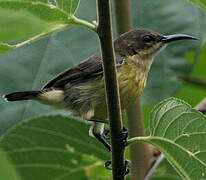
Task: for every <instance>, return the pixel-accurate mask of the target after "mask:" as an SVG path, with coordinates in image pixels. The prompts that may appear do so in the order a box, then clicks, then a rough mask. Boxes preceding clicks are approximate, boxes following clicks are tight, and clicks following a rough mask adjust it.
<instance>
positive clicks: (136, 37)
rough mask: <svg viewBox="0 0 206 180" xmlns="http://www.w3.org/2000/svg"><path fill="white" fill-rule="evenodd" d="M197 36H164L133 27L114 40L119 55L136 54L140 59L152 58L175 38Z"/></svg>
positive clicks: (182, 38)
mask: <svg viewBox="0 0 206 180" xmlns="http://www.w3.org/2000/svg"><path fill="white" fill-rule="evenodd" d="M186 39H193V40H197V39H198V38H195V37H192V36H190V35H186V34H174V35H168V36H164V35H162V34H159V33H157V32H153V31H151V30H146V29H134V30H131V31H129V32H127V33H124V34H122V35H121V36H120V37H119V38H118V39H117V40H115V44H114V46H115V51H116V53H117V54H118V55H120V56H121V57H127V56H133V55H137V56H139V58H140V59H141V60H152V59H153V58H154V57H155V56H156V55H157V54H158V53H159V52H160V51H161V50H162V49H163V48H164V47H166V45H168V44H170V43H171V42H174V41H177V40H186Z"/></svg>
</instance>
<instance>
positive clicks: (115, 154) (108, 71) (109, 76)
mask: <svg viewBox="0 0 206 180" xmlns="http://www.w3.org/2000/svg"><path fill="white" fill-rule="evenodd" d="M97 4H98V17H99V26H98V28H97V33H98V35H99V38H100V43H101V50H102V58H103V67H104V78H105V87H106V96H107V109H108V114H109V120H110V131H111V143H112V144H111V145H112V173H113V179H114V180H124V176H121V173H122V172H124V146H122V142H121V139H120V137H121V133H122V120H121V108H120V99H119V91H118V83H117V77H116V66H115V61H114V59H115V58H114V47H113V41H112V30H111V17H110V1H109V0H97Z"/></svg>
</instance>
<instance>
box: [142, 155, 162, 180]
mask: <svg viewBox="0 0 206 180" xmlns="http://www.w3.org/2000/svg"><path fill="white" fill-rule="evenodd" d="M163 160H164V155H163V154H161V155H160V156H159V157H158V159H157V160H156V161H155V163H154V165H153V166H152V168H151V169H150V170H149V171H148V173H147V175H146V176H145V177H144V180H149V179H150V178H151V177H152V175H153V174H154V172H155V170H156V169H157V167H158V166H159V165H160V163H161V162H162V161H163Z"/></svg>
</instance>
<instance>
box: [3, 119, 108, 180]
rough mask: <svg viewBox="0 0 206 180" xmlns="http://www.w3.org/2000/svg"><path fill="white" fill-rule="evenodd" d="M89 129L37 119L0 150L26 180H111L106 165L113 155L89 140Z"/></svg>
mask: <svg viewBox="0 0 206 180" xmlns="http://www.w3.org/2000/svg"><path fill="white" fill-rule="evenodd" d="M88 129H89V127H88V125H87V124H85V123H84V122H81V121H79V120H77V119H72V118H67V117H63V116H45V117H40V118H35V119H31V120H28V121H25V122H23V123H20V124H19V125H18V126H17V127H16V128H14V129H12V130H11V131H9V132H8V133H7V134H6V135H4V136H3V137H2V138H1V140H0V147H1V148H2V149H3V150H4V151H5V153H6V154H7V155H8V156H9V158H10V159H11V161H12V163H13V166H14V167H15V168H16V169H17V171H18V173H19V174H20V176H21V178H22V179H25V180H28V179H29V180H36V179H44V180H47V179H48V180H51V179H53V180H66V179H85V180H86V179H92V178H97V179H98V178H100V176H101V178H102V179H104V178H105V177H107V178H108V171H107V170H105V169H104V167H103V165H104V161H106V160H108V159H109V158H110V156H109V153H108V152H107V151H106V150H105V149H104V148H102V145H100V143H98V142H97V141H96V140H95V139H94V138H92V137H89V135H88ZM97 172H98V173H97Z"/></svg>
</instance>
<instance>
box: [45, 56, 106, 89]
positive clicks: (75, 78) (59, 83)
mask: <svg viewBox="0 0 206 180" xmlns="http://www.w3.org/2000/svg"><path fill="white" fill-rule="evenodd" d="M102 72H103V68H102V60H101V57H100V55H96V56H91V57H89V58H88V59H87V60H85V61H83V62H82V63H80V64H78V65H77V66H75V67H73V68H70V69H68V70H66V71H64V72H62V73H60V74H59V75H57V76H56V77H55V78H54V79H52V80H51V81H49V82H48V83H47V84H46V85H45V86H44V87H43V89H46V88H63V87H64V86H65V85H66V84H67V83H74V82H76V83H78V82H83V81H85V80H88V79H90V78H92V77H94V76H98V75H100V74H102Z"/></svg>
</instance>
